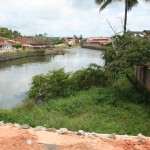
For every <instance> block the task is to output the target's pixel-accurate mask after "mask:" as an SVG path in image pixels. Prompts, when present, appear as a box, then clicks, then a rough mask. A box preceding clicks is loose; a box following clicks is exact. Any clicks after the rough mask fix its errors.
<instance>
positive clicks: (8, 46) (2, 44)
mask: <svg viewBox="0 0 150 150" xmlns="http://www.w3.org/2000/svg"><path fill="white" fill-rule="evenodd" d="M14 43H16V41H13V40H8V39H7V38H2V37H0V50H3V51H4V50H13V47H12V44H14Z"/></svg>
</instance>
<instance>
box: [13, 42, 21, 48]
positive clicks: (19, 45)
mask: <svg viewBox="0 0 150 150" xmlns="http://www.w3.org/2000/svg"><path fill="white" fill-rule="evenodd" d="M12 47H14V48H16V49H19V48H21V47H22V45H21V44H20V43H15V44H13V45H12Z"/></svg>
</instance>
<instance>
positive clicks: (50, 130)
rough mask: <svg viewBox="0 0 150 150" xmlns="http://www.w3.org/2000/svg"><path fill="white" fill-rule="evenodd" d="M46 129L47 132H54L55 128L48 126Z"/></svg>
mask: <svg viewBox="0 0 150 150" xmlns="http://www.w3.org/2000/svg"><path fill="white" fill-rule="evenodd" d="M47 131H48V132H56V131H57V130H56V129H55V128H48V129H47Z"/></svg>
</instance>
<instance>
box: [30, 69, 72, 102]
mask: <svg viewBox="0 0 150 150" xmlns="http://www.w3.org/2000/svg"><path fill="white" fill-rule="evenodd" d="M69 83H70V81H69V73H65V72H64V69H58V70H55V71H53V72H52V73H48V74H46V75H44V74H41V75H36V76H34V77H33V79H32V83H31V88H30V90H29V93H28V97H29V98H31V99H32V98H33V99H35V100H37V101H48V100H49V99H51V98H55V97H64V96H67V95H69V94H70V84H69Z"/></svg>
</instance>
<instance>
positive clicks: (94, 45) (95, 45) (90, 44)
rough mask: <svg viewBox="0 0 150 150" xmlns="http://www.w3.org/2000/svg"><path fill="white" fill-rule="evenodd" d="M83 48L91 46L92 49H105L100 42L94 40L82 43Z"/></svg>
mask: <svg viewBox="0 0 150 150" xmlns="http://www.w3.org/2000/svg"><path fill="white" fill-rule="evenodd" d="M81 47H82V48H90V49H98V50H100V49H103V48H102V47H101V44H100V43H99V42H92V43H88V42H87V43H81Z"/></svg>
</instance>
